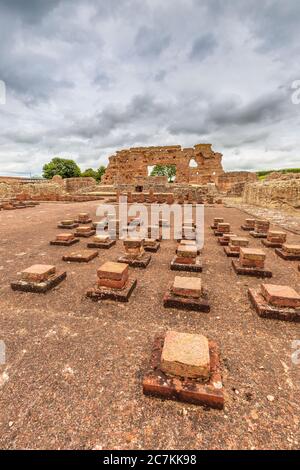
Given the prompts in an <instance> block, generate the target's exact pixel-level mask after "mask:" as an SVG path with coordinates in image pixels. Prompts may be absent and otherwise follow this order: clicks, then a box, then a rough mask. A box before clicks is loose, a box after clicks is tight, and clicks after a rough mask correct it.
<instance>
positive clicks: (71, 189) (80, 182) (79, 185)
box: [63, 177, 95, 193]
mask: <svg viewBox="0 0 300 470" xmlns="http://www.w3.org/2000/svg"><path fill="white" fill-rule="evenodd" d="M63 182H64V187H65V190H66V191H67V192H68V193H77V191H80V190H81V189H83V188H88V187H89V186H94V185H95V180H94V178H89V177H87V178H85V177H79V178H66V179H64V180H63Z"/></svg>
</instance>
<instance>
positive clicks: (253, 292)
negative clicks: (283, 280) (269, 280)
mask: <svg viewBox="0 0 300 470" xmlns="http://www.w3.org/2000/svg"><path fill="white" fill-rule="evenodd" d="M278 288H279V289H278ZM286 288H287V289H288V290H286ZM248 295H249V298H250V301H251V303H252V305H253V307H254V308H255V310H256V312H257V314H258V315H259V316H260V317H262V318H269V319H272V320H282V321H290V322H300V308H299V306H298V307H292V306H291V305H299V304H298V298H297V297H296V296H297V292H295V291H294V290H293V289H292V291H290V288H289V287H287V286H272V287H270V285H269V287H266V288H265V287H262V286H261V287H260V289H253V288H251V289H249V290H248ZM270 300H271V302H270ZM282 304H283V305H282ZM287 305H289V306H287Z"/></svg>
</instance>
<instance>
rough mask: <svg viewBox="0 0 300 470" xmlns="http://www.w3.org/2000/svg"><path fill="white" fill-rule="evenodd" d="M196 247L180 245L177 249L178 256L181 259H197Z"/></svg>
mask: <svg viewBox="0 0 300 470" xmlns="http://www.w3.org/2000/svg"><path fill="white" fill-rule="evenodd" d="M197 251H198V250H197V247H196V245H181V244H180V245H179V246H178V248H177V256H178V257H179V258H196V257H197Z"/></svg>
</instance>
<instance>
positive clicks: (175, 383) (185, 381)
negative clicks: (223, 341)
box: [143, 335, 224, 409]
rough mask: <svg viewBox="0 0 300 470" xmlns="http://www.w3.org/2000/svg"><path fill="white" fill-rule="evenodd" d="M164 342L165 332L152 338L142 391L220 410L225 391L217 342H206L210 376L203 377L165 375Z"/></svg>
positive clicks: (154, 395)
mask: <svg viewBox="0 0 300 470" xmlns="http://www.w3.org/2000/svg"><path fill="white" fill-rule="evenodd" d="M164 342H165V337H164V335H158V336H156V338H155V340H154V345H153V349H152V354H151V359H150V364H149V368H148V370H147V372H146V373H145V375H144V378H143V393H144V394H145V395H149V396H153V397H159V398H162V399H169V400H177V401H182V402H187V403H192V404H194V405H203V406H206V407H211V408H216V409H222V408H223V406H224V392H223V386H222V376H221V368H220V360H219V350H218V347H217V344H216V343H215V342H214V341H209V358H210V374H209V379H206V380H203V379H201V378H198V379H190V378H187V377H180V376H172V375H166V374H165V373H164V372H163V371H162V370H161V355H162V350H163V346H164Z"/></svg>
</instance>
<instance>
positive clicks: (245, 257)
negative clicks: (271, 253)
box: [239, 247, 266, 268]
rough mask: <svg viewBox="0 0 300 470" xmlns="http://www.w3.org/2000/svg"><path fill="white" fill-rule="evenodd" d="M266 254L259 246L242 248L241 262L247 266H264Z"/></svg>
mask: <svg viewBox="0 0 300 470" xmlns="http://www.w3.org/2000/svg"><path fill="white" fill-rule="evenodd" d="M265 259H266V254H265V252H264V251H263V250H260V249H259V248H245V247H241V248H240V258H239V261H240V264H241V266H245V267H253V268H256V267H257V268H263V267H264V264H265Z"/></svg>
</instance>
